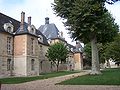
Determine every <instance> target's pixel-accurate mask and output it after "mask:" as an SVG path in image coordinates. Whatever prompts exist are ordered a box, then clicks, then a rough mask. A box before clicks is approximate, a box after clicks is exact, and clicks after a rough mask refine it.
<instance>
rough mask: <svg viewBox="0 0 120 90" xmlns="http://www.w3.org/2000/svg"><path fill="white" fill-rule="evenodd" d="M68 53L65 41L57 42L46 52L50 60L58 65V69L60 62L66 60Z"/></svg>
mask: <svg viewBox="0 0 120 90" xmlns="http://www.w3.org/2000/svg"><path fill="white" fill-rule="evenodd" d="M67 55H68V50H67V48H66V46H65V45H64V44H63V43H55V44H53V45H51V46H50V47H49V48H48V50H47V53H46V56H47V58H48V59H49V61H52V62H53V63H54V64H55V65H56V66H57V71H58V67H59V64H60V63H61V62H65V61H66V58H67Z"/></svg>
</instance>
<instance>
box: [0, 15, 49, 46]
mask: <svg viewBox="0 0 120 90" xmlns="http://www.w3.org/2000/svg"><path fill="white" fill-rule="evenodd" d="M5 23H11V24H12V25H13V26H14V29H13V30H14V34H12V35H21V34H30V35H33V34H31V33H29V31H28V29H27V27H28V24H27V23H26V22H25V23H24V31H20V22H19V21H17V20H15V19H13V18H11V17H9V16H7V15H4V14H2V13H0V32H6V31H5V30H4V27H3V25H4V24H5ZM6 33H8V34H11V33H9V32H6ZM38 35H41V36H42V37H43V43H41V44H44V45H49V44H48V42H47V39H46V37H45V36H44V35H43V34H42V33H41V32H40V31H38V30H37V29H36V35H35V34H34V35H33V36H36V37H38Z"/></svg>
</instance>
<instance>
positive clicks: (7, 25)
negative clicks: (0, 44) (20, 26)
mask: <svg viewBox="0 0 120 90" xmlns="http://www.w3.org/2000/svg"><path fill="white" fill-rule="evenodd" d="M13 28H14V26H13V25H12V24H11V23H5V24H4V29H5V31H7V32H9V33H12V32H13Z"/></svg>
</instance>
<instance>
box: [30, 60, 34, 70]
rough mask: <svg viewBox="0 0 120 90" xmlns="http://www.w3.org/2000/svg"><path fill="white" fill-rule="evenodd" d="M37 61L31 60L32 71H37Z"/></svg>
mask: <svg viewBox="0 0 120 90" xmlns="http://www.w3.org/2000/svg"><path fill="white" fill-rule="evenodd" d="M34 64H35V60H34V59H32V60H31V70H35V65H34Z"/></svg>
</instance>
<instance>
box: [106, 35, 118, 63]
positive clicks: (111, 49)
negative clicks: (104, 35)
mask: <svg viewBox="0 0 120 90" xmlns="http://www.w3.org/2000/svg"><path fill="white" fill-rule="evenodd" d="M104 53H105V57H106V58H107V59H109V58H112V59H114V61H115V62H116V63H117V62H120V33H119V34H118V35H117V36H116V37H115V38H114V41H113V42H111V43H109V44H107V45H106V49H105V52H104Z"/></svg>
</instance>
